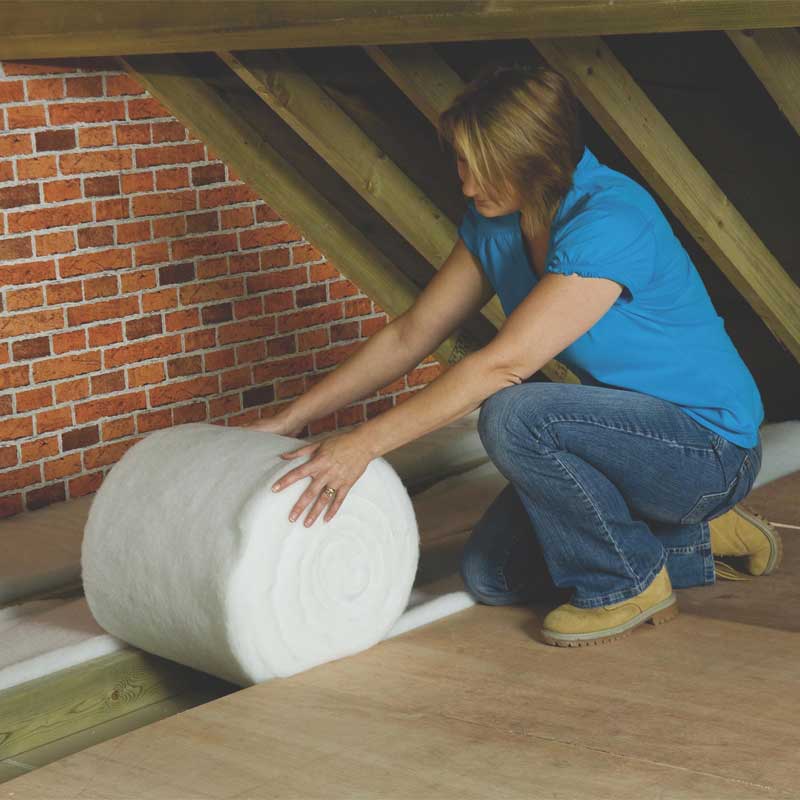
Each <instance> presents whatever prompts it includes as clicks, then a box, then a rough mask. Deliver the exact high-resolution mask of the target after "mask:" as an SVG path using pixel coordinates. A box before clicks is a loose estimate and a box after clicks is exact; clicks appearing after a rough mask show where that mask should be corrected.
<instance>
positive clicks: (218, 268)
mask: <svg viewBox="0 0 800 800" xmlns="http://www.w3.org/2000/svg"><path fill="white" fill-rule="evenodd" d="M195 265H196V266H195V268H196V270H197V280H199V281H203V280H208V279H209V278H218V277H219V276H220V275H227V274H228V257H227V256H220V257H217V258H198V259H195Z"/></svg>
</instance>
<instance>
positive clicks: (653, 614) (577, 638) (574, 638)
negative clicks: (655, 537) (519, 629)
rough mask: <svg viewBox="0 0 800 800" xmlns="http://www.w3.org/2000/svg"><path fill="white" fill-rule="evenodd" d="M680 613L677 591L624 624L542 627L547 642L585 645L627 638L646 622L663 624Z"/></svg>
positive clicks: (559, 645)
mask: <svg viewBox="0 0 800 800" xmlns="http://www.w3.org/2000/svg"><path fill="white" fill-rule="evenodd" d="M679 613H680V609H679V608H678V598H677V597H676V596H675V592H672V593H671V594H670V596H669V597H667V598H665V599H664V600H662V601H661V602H660V603H656V605H654V606H652V607H651V608H648V609H647V611H642V613H641V614H637V615H636V616H635V617H633V618H632V619H629V620H628V621H627V622H624V623H623V624H622V625H617V626H615V627H613V628H605V629H604V630H601V631H594V632H592V633H556V632H555V631H548V630H547V629H546V628H542V638H543V639H544V641H545V642H546V643H547V644H553V645H556V646H557V647H584V646H586V645H591V644H605V643H606V642H615V641H618V640H619V639H625V638H626V637H628V636H630V634H631V632H632V631H633V629H634V628H636V627H638V626H639V625H641V624H643V623H645V622H649V623H650V624H651V625H662V624H663V623H665V622H669V621H670V620H673V619H675V617H677V616H678V614H679Z"/></svg>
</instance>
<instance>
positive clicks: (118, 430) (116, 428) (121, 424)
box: [101, 417, 136, 442]
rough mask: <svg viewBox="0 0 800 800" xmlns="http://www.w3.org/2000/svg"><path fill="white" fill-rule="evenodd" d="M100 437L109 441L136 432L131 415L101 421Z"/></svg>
mask: <svg viewBox="0 0 800 800" xmlns="http://www.w3.org/2000/svg"><path fill="white" fill-rule="evenodd" d="M101 428H102V439H103V441H104V442H110V441H111V440H112V439H121V438H122V437H123V436H130V435H131V434H133V433H136V423H135V422H134V420H133V417H122V418H120V419H112V420H109V421H108V422H103V423H101Z"/></svg>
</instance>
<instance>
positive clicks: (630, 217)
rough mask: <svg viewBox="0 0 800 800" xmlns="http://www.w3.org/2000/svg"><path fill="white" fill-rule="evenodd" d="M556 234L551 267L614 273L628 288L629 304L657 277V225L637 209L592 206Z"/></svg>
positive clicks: (562, 271) (568, 272) (601, 275)
mask: <svg viewBox="0 0 800 800" xmlns="http://www.w3.org/2000/svg"><path fill="white" fill-rule="evenodd" d="M556 239H557V241H555V242H554V243H552V244H551V247H552V250H551V252H550V254H549V258H548V261H547V265H546V266H545V272H555V273H558V274H561V275H571V274H578V275H583V276H585V277H587V278H609V279H611V280H613V281H616V282H617V283H619V284H620V285H621V286H622V287H623V291H622V294H621V295H620V297H621V299H622V301H623V302H625V303H629V302H631V301H632V300H633V299H634V298H637V297H639V295H640V293H641V292H642V291H643V290H644V289H645V287H646V286H647V284H648V283H649V282H650V279H651V278H652V276H653V272H654V270H655V260H656V245H655V236H654V234H653V225H652V223H651V222H650V221H649V220H647V219H646V218H645V216H644V215H643V214H642V213H641V212H640V211H639V210H638V209H636V208H633V207H630V206H623V205H619V206H615V207H612V208H610V209H602V210H600V209H586V210H584V211H583V212H581V213H580V214H576V215H575V217H574V218H573V219H572V220H570V222H569V223H568V224H567V225H565V226H564V228H563V229H562V230H561V231H560V232H559V235H558V236H557V237H556ZM626 290H627V291H626Z"/></svg>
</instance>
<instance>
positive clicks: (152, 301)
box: [142, 289, 178, 312]
mask: <svg viewBox="0 0 800 800" xmlns="http://www.w3.org/2000/svg"><path fill="white" fill-rule="evenodd" d="M177 306H178V292H177V291H176V290H175V289H162V290H161V291H158V292H148V293H147V294H143V295H142V311H143V312H150V311H164V310H166V309H168V308H177Z"/></svg>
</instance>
